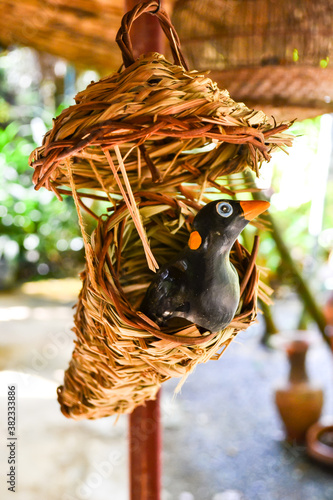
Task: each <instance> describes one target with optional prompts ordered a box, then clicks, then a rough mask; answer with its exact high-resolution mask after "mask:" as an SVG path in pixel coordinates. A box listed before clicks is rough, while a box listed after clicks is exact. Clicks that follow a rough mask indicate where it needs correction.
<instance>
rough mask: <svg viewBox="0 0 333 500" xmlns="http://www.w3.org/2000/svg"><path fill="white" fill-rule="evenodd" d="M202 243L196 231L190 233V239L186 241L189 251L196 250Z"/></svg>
mask: <svg viewBox="0 0 333 500" xmlns="http://www.w3.org/2000/svg"><path fill="white" fill-rule="evenodd" d="M201 243H202V238H201V236H200V234H199V233H198V231H192V233H191V234H190V239H189V240H188V246H189V247H190V249H191V250H197V249H198V248H199V247H200V245H201Z"/></svg>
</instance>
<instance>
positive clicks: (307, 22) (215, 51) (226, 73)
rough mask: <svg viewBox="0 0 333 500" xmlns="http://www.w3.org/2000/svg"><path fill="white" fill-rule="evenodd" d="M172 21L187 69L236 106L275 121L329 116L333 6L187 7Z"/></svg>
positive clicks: (262, 2) (248, 0)
mask: <svg viewBox="0 0 333 500" xmlns="http://www.w3.org/2000/svg"><path fill="white" fill-rule="evenodd" d="M216 11H218V12H219V16H218V17H216V15H215V12H216ZM173 21H174V23H175V26H176V28H177V29H178V31H179V35H180V36H181V38H182V45H183V50H184V55H185V56H186V58H187V59H188V60H189V62H190V63H191V64H192V65H193V66H195V67H196V68H198V69H201V70H202V69H205V68H210V70H212V72H213V75H214V78H215V79H216V80H217V82H218V83H219V84H223V85H225V86H226V87H227V88H228V90H229V91H230V93H231V95H232V96H234V98H235V99H237V100H243V99H244V100H245V102H246V103H247V105H248V106H261V107H262V108H263V109H264V110H265V112H266V113H268V112H271V111H273V112H274V114H275V116H278V117H279V118H280V117H282V118H283V116H287V117H290V116H294V117H297V118H298V119H304V118H308V117H311V116H316V115H319V114H322V113H325V112H326V113H328V112H332V111H333V68H332V58H333V50H332V43H331V41H332V37H333V7H332V2H327V1H326V0H318V1H316V2H313V1H312V0H296V1H294V2H288V1H286V0H282V1H281V2H273V1H272V0H257V1H255V2H254V1H253V0H233V1H229V0H208V1H206V2H202V1H200V0H185V1H183V2H177V3H176V4H175V8H174V11H173ZM288 107H290V108H291V109H292V112H291V110H290V109H289V110H288ZM293 113H294V114H293Z"/></svg>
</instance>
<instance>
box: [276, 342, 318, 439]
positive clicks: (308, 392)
mask: <svg viewBox="0 0 333 500" xmlns="http://www.w3.org/2000/svg"><path fill="white" fill-rule="evenodd" d="M308 348H309V343H308V342H306V341H304V340H295V341H292V342H290V343H288V344H287V346H286V351H287V355H288V359H289V363H290V372H289V380H288V382H287V383H286V385H285V386H284V387H280V388H278V389H276V391H275V402H276V406H277V408H278V411H279V413H280V416H281V418H282V421H283V423H284V426H285V429H286V439H287V440H288V441H289V442H291V443H297V444H302V443H304V441H305V435H306V432H307V430H308V429H309V427H310V426H311V425H312V424H314V423H315V422H317V420H318V419H319V417H320V414H321V410H322V406H323V391H322V390H321V389H320V388H318V387H316V386H314V385H313V384H311V383H310V382H309V379H308V375H307V372H306V366H305V358H306V353H307V350H308Z"/></svg>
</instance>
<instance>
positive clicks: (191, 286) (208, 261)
mask: <svg viewBox="0 0 333 500" xmlns="http://www.w3.org/2000/svg"><path fill="white" fill-rule="evenodd" d="M269 205H270V204H269V203H268V202H267V201H233V200H218V201H213V202H211V203H208V204H207V205H206V206H204V207H203V208H202V209H201V210H200V211H199V212H198V214H197V215H196V217H195V218H194V221H193V228H192V232H191V234H190V238H189V240H188V244H187V246H186V248H184V250H183V251H182V252H181V253H180V254H179V255H178V256H177V257H176V258H175V259H173V260H172V261H171V262H169V263H168V264H166V265H165V266H163V267H162V268H161V269H160V270H159V272H158V273H157V274H156V276H155V277H154V279H153V281H152V283H151V284H150V286H149V288H148V290H147V292H146V295H145V297H144V299H143V301H142V304H141V307H140V310H141V311H142V312H143V313H144V314H146V315H147V316H148V317H149V318H151V319H152V320H153V321H155V323H157V324H158V325H159V326H169V324H170V320H172V319H174V318H183V319H184V320H187V321H189V322H191V323H195V324H196V325H197V326H198V327H201V328H204V329H205V330H209V331H211V332H218V331H220V330H222V329H224V328H225V327H226V326H227V325H228V324H229V323H230V322H231V321H232V319H233V317H234V315H235V312H236V310H237V307H238V304H239V299H240V288H239V278H238V274H237V272H236V269H235V268H234V267H233V265H232V264H231V262H230V260H229V255H230V250H231V248H232V246H233V244H234V242H235V240H236V239H237V237H238V236H239V234H240V233H241V231H242V230H243V229H244V228H245V226H246V225H247V224H248V223H249V222H250V221H251V220H252V219H254V218H255V217H256V216H257V215H259V214H261V213H262V212H264V211H265V210H267V208H268V207H269Z"/></svg>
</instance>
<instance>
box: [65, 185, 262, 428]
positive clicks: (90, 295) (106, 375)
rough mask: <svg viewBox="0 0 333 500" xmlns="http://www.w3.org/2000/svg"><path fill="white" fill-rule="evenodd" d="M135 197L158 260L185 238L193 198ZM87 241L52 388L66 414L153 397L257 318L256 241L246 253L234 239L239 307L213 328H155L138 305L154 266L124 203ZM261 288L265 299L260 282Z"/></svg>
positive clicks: (123, 408)
mask: <svg viewBox="0 0 333 500" xmlns="http://www.w3.org/2000/svg"><path fill="white" fill-rule="evenodd" d="M136 201H137V203H138V206H139V209H140V215H141V217H142V220H143V224H144V227H145V230H146V232H147V236H148V238H149V241H150V245H151V248H152V250H153V253H154V255H155V257H156V259H157V261H158V263H159V264H160V265H163V264H164V263H166V262H168V261H169V260H170V259H171V258H172V257H174V256H175V254H177V253H178V252H179V251H180V250H181V249H182V248H184V246H185V245H186V243H187V240H188V237H189V233H190V223H191V221H192V220H193V217H194V215H195V213H196V212H197V210H196V208H195V204H194V203H193V202H191V201H189V200H186V199H182V200H181V199H174V198H170V197H168V196H165V195H156V194H152V193H149V192H146V193H138V195H137V196H136ZM198 208H199V207H198ZM91 241H92V249H93V255H94V261H93V268H94V276H93V277H92V276H91V275H90V272H89V269H88V268H87V269H86V270H85V272H84V273H82V279H83V287H82V291H81V294H80V298H79V302H78V305H77V310H76V314H75V328H74V332H75V334H76V336H77V342H76V346H75V350H74V353H73V358H72V361H71V363H70V366H69V368H68V370H67V371H66V373H65V381H64V385H63V386H62V387H60V388H59V390H58V394H59V402H60V404H61V409H62V412H63V413H64V414H65V415H66V416H67V417H71V418H75V419H81V418H100V417H105V416H108V415H112V414H115V413H117V414H121V413H130V412H131V411H132V410H133V409H134V408H135V407H136V406H137V405H140V404H142V403H143V402H144V401H145V400H147V399H153V398H154V397H155V395H156V393H157V391H158V389H159V387H160V384H161V383H162V382H164V381H165V380H168V379H169V378H171V377H182V378H183V379H185V378H186V377H187V375H188V374H189V373H191V372H192V371H193V369H194V368H195V366H196V365H197V364H198V363H202V362H205V361H208V360H209V359H219V357H220V356H221V354H222V352H223V350H224V349H225V348H226V346H227V345H228V344H229V343H230V341H231V340H232V338H233V337H234V336H235V335H236V334H237V333H238V331H239V330H244V329H246V328H247V327H248V326H249V325H250V324H251V323H252V322H253V321H254V320H255V317H256V302H257V290H258V271H257V268H256V266H255V256H256V253H257V249H258V244H257V241H256V242H255V246H254V249H253V251H252V255H250V254H249V253H248V252H247V251H246V250H245V248H244V247H242V246H241V245H240V244H239V243H238V242H237V243H236V244H235V246H234V248H233V250H232V253H231V260H232V262H233V264H234V265H235V267H236V269H237V272H238V274H239V279H240V283H241V302H240V307H239V309H238V311H237V313H236V317H235V318H234V320H233V322H232V323H231V324H230V325H229V327H228V328H226V329H225V330H223V331H221V332H218V333H214V334H211V333H210V332H204V333H203V334H200V333H199V331H198V329H197V328H196V326H195V325H193V324H190V325H189V326H187V327H182V329H181V330H177V329H176V330H173V331H172V330H170V329H159V328H158V327H157V325H155V324H154V323H153V322H152V321H151V320H150V319H149V318H147V317H146V316H145V315H144V314H143V313H140V312H139V310H138V308H139V305H140V303H141V301H142V298H143V296H144V294H145V291H146V289H147V287H148V286H149V283H150V281H151V279H152V272H151V271H150V270H149V269H148V267H147V262H146V258H145V254H144V251H143V247H142V244H141V241H140V237H139V235H138V232H137V231H136V229H135V226H134V223H133V220H132V218H131V217H130V213H129V210H128V208H127V206H126V204H125V203H121V204H120V205H119V206H118V207H117V208H116V209H115V210H113V212H112V214H111V215H110V216H108V217H102V218H101V219H100V220H99V223H98V227H97V229H96V230H95V231H94V232H93V234H92V238H91ZM92 278H94V279H93V280H92ZM93 282H95V285H94V284H93ZM259 294H260V295H261V298H263V299H264V300H265V299H267V297H266V294H265V290H264V285H262V284H261V286H260V287H259Z"/></svg>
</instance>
